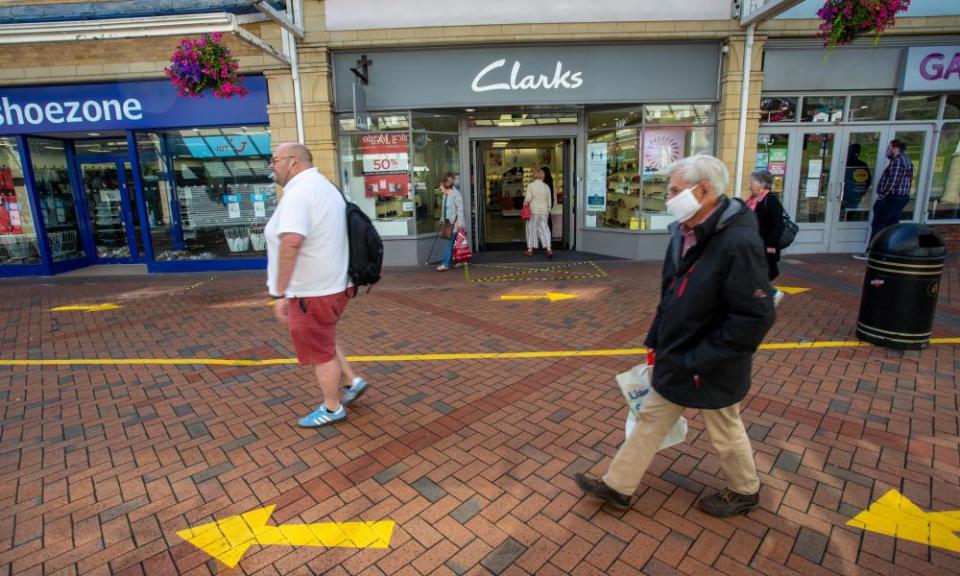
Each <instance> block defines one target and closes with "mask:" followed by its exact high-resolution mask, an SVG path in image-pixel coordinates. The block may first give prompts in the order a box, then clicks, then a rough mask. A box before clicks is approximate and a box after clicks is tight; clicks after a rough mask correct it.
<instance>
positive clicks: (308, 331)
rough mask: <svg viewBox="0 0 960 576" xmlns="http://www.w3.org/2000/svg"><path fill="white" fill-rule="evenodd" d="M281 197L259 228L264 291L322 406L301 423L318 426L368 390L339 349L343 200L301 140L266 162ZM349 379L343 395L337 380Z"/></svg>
mask: <svg viewBox="0 0 960 576" xmlns="http://www.w3.org/2000/svg"><path fill="white" fill-rule="evenodd" d="M270 166H271V168H272V169H273V176H274V179H275V180H276V182H277V183H278V184H280V185H281V186H283V196H282V197H281V198H280V202H279V204H277V209H276V211H274V213H273V216H272V217H271V218H270V221H269V222H268V223H267V226H266V228H265V229H264V235H265V237H266V240H267V289H268V290H269V291H270V296H271V297H273V298H274V299H276V300H277V304H276V306H275V307H274V315H275V316H276V318H277V320H279V321H280V322H281V323H283V324H286V325H287V326H288V327H289V329H290V337H291V338H292V339H293V346H294V348H295V349H296V351H297V360H298V361H299V363H300V365H301V366H307V365H309V366H313V367H314V370H315V372H316V375H317V381H318V382H319V383H320V389H321V390H322V391H323V404H321V405H320V407H319V408H317V409H316V410H314V411H313V412H311V413H310V414H309V415H307V416H306V417H304V418H301V419H300V421H299V422H298V423H299V425H300V426H302V427H305V428H315V427H318V426H323V425H325V424H330V423H333V422H338V421H340V420H343V419H344V418H346V417H347V411H346V409H345V408H344V404H350V403H351V402H353V401H354V400H356V399H357V397H359V396H360V394H362V393H363V392H364V391H365V390H366V388H367V382H366V381H365V380H364V379H362V378H360V377H358V376H356V375H355V374H354V373H353V370H351V369H350V365H349V364H348V363H347V361H346V359H345V358H344V356H343V352H342V351H341V350H340V347H339V346H337V320H339V318H340V315H341V314H342V313H343V310H344V308H346V306H347V300H348V299H349V296H348V293H347V289H348V288H349V287H351V286H352V284H351V283H350V281H349V279H348V277H347V265H348V263H349V250H348V245H347V219H346V202H345V200H344V198H343V196H342V195H341V194H340V191H339V190H337V188H336V186H334V185H333V184H331V183H330V181H329V180H327V179H326V178H324V177H323V175H321V174H320V172H319V171H318V170H317V169H316V168H314V166H313V156H312V155H311V154H310V151H309V150H308V149H307V147H306V146H304V145H303V144H299V143H296V142H288V143H285V144H281V145H279V146H277V149H276V151H274V156H273V158H272V159H271V160H270ZM342 379H345V380H346V381H347V383H348V386H346V387H345V388H344V389H343V399H342V402H341V398H340V392H341V391H340V386H341V380H342Z"/></svg>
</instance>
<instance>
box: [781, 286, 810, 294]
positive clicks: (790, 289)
mask: <svg viewBox="0 0 960 576" xmlns="http://www.w3.org/2000/svg"><path fill="white" fill-rule="evenodd" d="M774 288H776V289H777V290H779V291H781V292H783V293H784V294H789V295H791V296H794V295H796V294H803V293H804V292H809V291H810V288H800V287H797V286H774Z"/></svg>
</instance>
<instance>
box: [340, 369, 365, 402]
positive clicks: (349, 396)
mask: <svg viewBox="0 0 960 576" xmlns="http://www.w3.org/2000/svg"><path fill="white" fill-rule="evenodd" d="M366 391H367V381H366V380H364V379H363V378H360V377H359V376H357V377H356V378H354V379H353V383H352V384H350V385H349V386H347V387H346V388H344V389H343V397H342V398H341V399H340V401H341V402H342V403H343V404H344V405H345V406H349V405H350V404H352V403H353V402H354V400H356V399H357V398H359V397H360V396H362V395H363V393H364V392H366Z"/></svg>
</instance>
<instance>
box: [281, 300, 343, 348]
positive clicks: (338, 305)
mask: <svg viewBox="0 0 960 576" xmlns="http://www.w3.org/2000/svg"><path fill="white" fill-rule="evenodd" d="M347 300H348V297H347V293H346V292H339V293H337V294H330V295H329V296H315V297H312V298H291V299H290V322H289V327H290V337H291V338H292V339H293V347H294V349H295V350H296V351H297V361H298V362H299V363H300V364H301V365H305V364H325V363H327V362H329V361H331V360H333V359H334V358H336V357H337V320H339V319H340V315H341V314H343V310H344V308H346V307H347Z"/></svg>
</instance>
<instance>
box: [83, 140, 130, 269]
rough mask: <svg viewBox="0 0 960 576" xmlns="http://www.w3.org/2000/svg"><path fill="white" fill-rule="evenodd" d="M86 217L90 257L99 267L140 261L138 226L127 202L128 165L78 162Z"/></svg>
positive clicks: (116, 160)
mask: <svg viewBox="0 0 960 576" xmlns="http://www.w3.org/2000/svg"><path fill="white" fill-rule="evenodd" d="M78 166H79V170H80V180H81V186H82V188H83V197H84V200H85V201H86V213H87V217H88V218H89V227H88V230H89V231H90V237H89V238H87V239H85V240H86V242H88V243H89V247H90V253H91V254H93V257H94V258H93V259H94V261H95V262H96V263H99V264H122V263H134V262H140V261H141V259H142V258H141V256H142V254H141V250H140V248H139V244H138V239H139V238H140V222H139V218H138V215H137V211H136V210H135V209H133V205H134V203H133V202H132V201H131V196H132V195H133V180H132V178H133V176H132V171H131V170H130V163H129V162H126V161H124V160H121V159H119V158H117V159H111V160H106V159H104V158H97V159H96V161H85V160H82V159H79V160H78Z"/></svg>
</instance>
